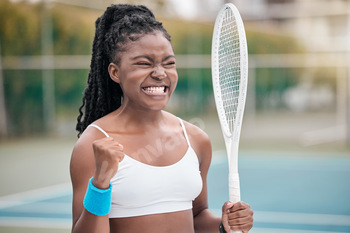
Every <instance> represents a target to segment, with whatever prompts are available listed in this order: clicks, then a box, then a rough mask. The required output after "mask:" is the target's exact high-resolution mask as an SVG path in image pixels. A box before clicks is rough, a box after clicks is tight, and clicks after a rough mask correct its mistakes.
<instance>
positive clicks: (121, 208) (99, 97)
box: [71, 5, 253, 233]
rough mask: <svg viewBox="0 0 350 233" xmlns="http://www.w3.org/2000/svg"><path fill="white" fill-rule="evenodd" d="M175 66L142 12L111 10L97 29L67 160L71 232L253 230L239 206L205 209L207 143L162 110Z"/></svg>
mask: <svg viewBox="0 0 350 233" xmlns="http://www.w3.org/2000/svg"><path fill="white" fill-rule="evenodd" d="M175 63H176V60H175V57H174V51H173V48H172V45H171V38H170V35H169V34H168V32H167V31H166V30H165V29H164V28H163V26H162V24H161V23H160V22H158V21H157V20H156V19H155V18H154V15H153V13H152V12H151V11H150V10H149V9H147V8H146V7H144V6H133V5H112V6H111V7H108V8H107V10H106V11H105V13H104V14H103V15H102V16H101V17H100V18H99V19H98V20H97V21H96V34H95V38H94V42H93V54H92V60H91V70H90V73H89V78H88V85H87V88H86V90H85V93H84V97H83V105H82V106H81V108H80V115H79V117H78V124H77V130H78V131H79V140H78V141H77V143H76V145H75V147H74V150H73V153H72V158H71V179H72V184H73V228H72V232H84V233H88V232H99V233H103V232H111V233H119V232H122V233H136V232H143V233H165V232H166V233H191V232H192V233H194V232H196V233H199V232H210V233H212V232H225V231H226V232H229V231H230V229H233V230H242V231H243V232H248V230H249V229H250V228H251V227H252V222H253V218H252V215H253V212H252V210H251V209H250V207H249V205H248V204H246V203H244V202H239V203H236V204H232V203H230V202H226V203H225V204H224V205H223V208H222V217H217V216H215V215H214V214H212V213H211V212H210V211H209V210H208V199H207V184H206V176H207V172H208V169H209V165H210V161H211V145H210V141H209V138H208V136H207V135H206V134H205V133H204V132H203V131H201V130H200V129H199V128H197V127H196V126H194V125H191V124H190V123H188V122H183V121H182V120H181V119H179V118H177V117H176V116H174V115H172V114H170V113H168V112H166V111H164V110H163V109H164V107H165V106H166V105H167V103H168V102H169V99H170V97H171V95H172V93H173V92H174V89H175V87H176V84H177V80H178V76H177V72H176V65H175ZM83 110H85V112H84V113H83ZM83 115H84V117H83ZM219 228H220V229H219Z"/></svg>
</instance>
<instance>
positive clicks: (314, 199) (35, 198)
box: [0, 139, 350, 233]
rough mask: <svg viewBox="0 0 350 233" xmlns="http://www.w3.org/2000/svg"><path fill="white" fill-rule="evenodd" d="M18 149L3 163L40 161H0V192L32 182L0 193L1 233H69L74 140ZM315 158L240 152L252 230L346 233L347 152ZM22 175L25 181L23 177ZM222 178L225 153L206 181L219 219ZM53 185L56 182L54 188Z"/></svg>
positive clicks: (349, 202)
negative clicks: (0, 190) (22, 154)
mask: <svg viewBox="0 0 350 233" xmlns="http://www.w3.org/2000/svg"><path fill="white" fill-rule="evenodd" d="M35 143H37V144H35ZM43 143H44V144H46V145H49V146H51V150H53V151H51V155H50V156H49V158H47V161H42V159H43V157H41V156H39V155H40V154H45V153H49V152H48V151H45V150H47V149H40V147H38V145H39V144H43ZM50 143H51V144H50ZM23 144H24V145H29V144H30V145H31V148H30V149H28V148H27V146H22V147H23V148H22V149H20V148H19V147H18V146H17V147H16V146H15V144H13V145H12V146H11V144H10V145H9V144H7V146H5V145H2V146H1V156H2V157H5V154H4V153H16V154H17V156H19V155H18V154H20V153H21V151H20V150H23V151H25V150H27V151H28V153H27V155H28V154H29V155H33V154H36V157H39V158H37V159H36V158H35V156H33V157H32V158H31V159H24V156H23V157H17V158H16V155H13V157H14V158H13V160H11V159H8V160H4V159H2V161H4V162H5V164H6V165H5V164H4V163H2V165H1V168H2V170H1V173H2V183H3V184H4V186H2V187H7V188H8V189H10V190H11V189H12V190H13V191H15V190H19V188H18V185H22V184H20V182H21V180H22V182H23V183H26V181H27V180H29V179H33V177H36V181H34V180H33V183H32V187H36V186H37V188H30V187H29V186H26V185H25V184H23V187H24V188H26V189H27V190H25V191H17V192H15V194H13V192H12V194H5V193H6V191H5V190H2V197H0V232H62V233H63V232H70V229H69V228H70V225H71V195H72V193H71V186H70V183H69V177H68V175H67V174H66V173H67V172H68V164H69V151H70V150H71V146H72V145H73V144H74V141H64V142H62V141H57V140H56V141H52V140H49V139H42V140H39V141H38V142H35V141H34V140H31V141H29V142H25V143H23ZM16 148H17V149H16ZM23 151H22V152H23ZM62 153H65V155H64V156H63V155H62ZM314 153H315V154H312V153H305V154H302V153H298V154H296V153H295V152H286V151H278V150H275V151H265V152H262V151H261V150H259V151H255V150H250V149H247V148H243V149H242V150H241V154H240V158H239V163H240V164H239V166H240V175H241V189H242V199H243V200H244V201H246V202H248V203H250V204H251V206H252V208H253V210H254V211H255V216H254V219H255V222H254V228H253V229H252V231H251V232H253V233H254V232H257V233H258V232H272V233H275V232H276V233H277V232H278V233H284V232H287V233H289V232H290V233H293V232H296V233H300V232H305V233H318V232H333V233H338V232H350V198H349V194H350V182H349V177H350V159H349V158H348V156H347V152H334V153H333V154H330V153H329V152H314ZM316 153H317V154H316ZM60 154H61V156H59V155H60ZM281 155H283V156H281ZM51 156H52V157H51ZM50 157H51V158H50ZM39 161H41V163H50V164H51V167H50V168H48V167H46V168H41V167H45V166H42V164H41V165H40V166H39V165H38V163H39ZM14 164H17V168H18V170H17V171H16V169H14V168H12V169H9V168H8V167H13V165H14ZM25 164H27V165H28V164H29V167H30V166H31V165H32V166H34V165H35V164H36V165H37V168H36V170H37V171H36V172H29V170H24V167H25ZM6 167H7V168H6ZM31 169H33V167H32V168H31ZM55 169H57V171H56V170H55ZM10 170H11V171H12V173H11V172H10ZM14 170H15V171H14ZM48 170H51V171H52V173H51V175H50V173H46V174H43V172H47V171H48ZM58 171H61V173H65V174H64V175H62V176H61V177H57V176H56V180H55V179H49V177H51V178H52V176H53V174H57V172H58ZM5 173H7V175H11V176H13V177H12V182H15V184H13V186H11V185H10V184H9V183H6V180H7V179H6V177H10V176H6V174H5ZM24 173H26V174H27V177H23V174H24ZM38 173H40V174H41V176H38ZM15 174H17V176H15ZM226 174H227V163H226V157H225V156H224V152H223V151H216V152H215V155H214V156H213V162H212V167H211V170H210V172H209V178H208V183H209V202H210V208H211V209H212V210H213V211H214V212H216V213H217V214H220V212H221V210H220V209H221V205H222V203H223V202H224V201H225V200H226V199H227V196H228V193H227V188H226V184H227V175H226ZM38 180H39V181H40V182H39V181H38ZM17 181H18V182H19V183H18V185H17V183H16V182H17ZM55 182H56V183H57V184H53V183H55ZM40 183H41V186H40ZM10 190H8V192H10Z"/></svg>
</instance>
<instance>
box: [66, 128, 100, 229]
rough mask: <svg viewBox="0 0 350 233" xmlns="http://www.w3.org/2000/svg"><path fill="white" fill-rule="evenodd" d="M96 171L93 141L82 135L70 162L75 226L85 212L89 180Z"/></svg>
mask: <svg viewBox="0 0 350 233" xmlns="http://www.w3.org/2000/svg"><path fill="white" fill-rule="evenodd" d="M94 171H95V158H94V153H93V149H92V139H91V138H90V137H89V136H87V135H84V134H83V135H82V136H81V137H80V138H79V140H78V141H77V143H76V145H75V146H74V149H73V152H72V156H71V161H70V176H71V182H72V187H73V203H72V208H73V226H74V225H75V223H76V221H77V220H78V219H79V217H80V215H81V214H82V212H83V210H84V205H83V200H84V197H85V193H86V189H87V186H88V182H89V179H90V178H91V177H92V176H93V174H94Z"/></svg>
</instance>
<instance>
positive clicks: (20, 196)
mask: <svg viewBox="0 0 350 233" xmlns="http://www.w3.org/2000/svg"><path fill="white" fill-rule="evenodd" d="M70 193H72V186H71V184H70V183H63V184H58V185H52V186H48V187H44V188H39V189H34V190H29V191H25V192H20V193H15V194H11V195H7V196H2V197H0V209H3V208H9V207H14V206H18V205H23V204H28V203H33V202H37V201H42V200H45V199H51V198H56V197H62V196H65V195H69V194H70Z"/></svg>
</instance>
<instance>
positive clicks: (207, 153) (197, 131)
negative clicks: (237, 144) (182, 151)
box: [184, 121, 212, 162]
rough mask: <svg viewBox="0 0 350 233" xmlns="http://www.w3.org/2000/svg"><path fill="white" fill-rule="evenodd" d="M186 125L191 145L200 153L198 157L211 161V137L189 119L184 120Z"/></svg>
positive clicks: (201, 159)
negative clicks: (188, 120)
mask: <svg viewBox="0 0 350 233" xmlns="http://www.w3.org/2000/svg"><path fill="white" fill-rule="evenodd" d="M184 125H185V128H186V131H187V134H188V137H189V140H190V142H191V145H192V147H193V149H194V150H195V152H196V153H197V155H198V158H199V160H200V162H201V161H203V162H204V161H208V160H209V162H210V161H211V150H212V148H211V142H210V138H209V136H208V135H207V133H205V132H204V131H203V130H202V129H201V128H199V127H198V126H196V125H194V124H191V123H189V122H187V121H184Z"/></svg>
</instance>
